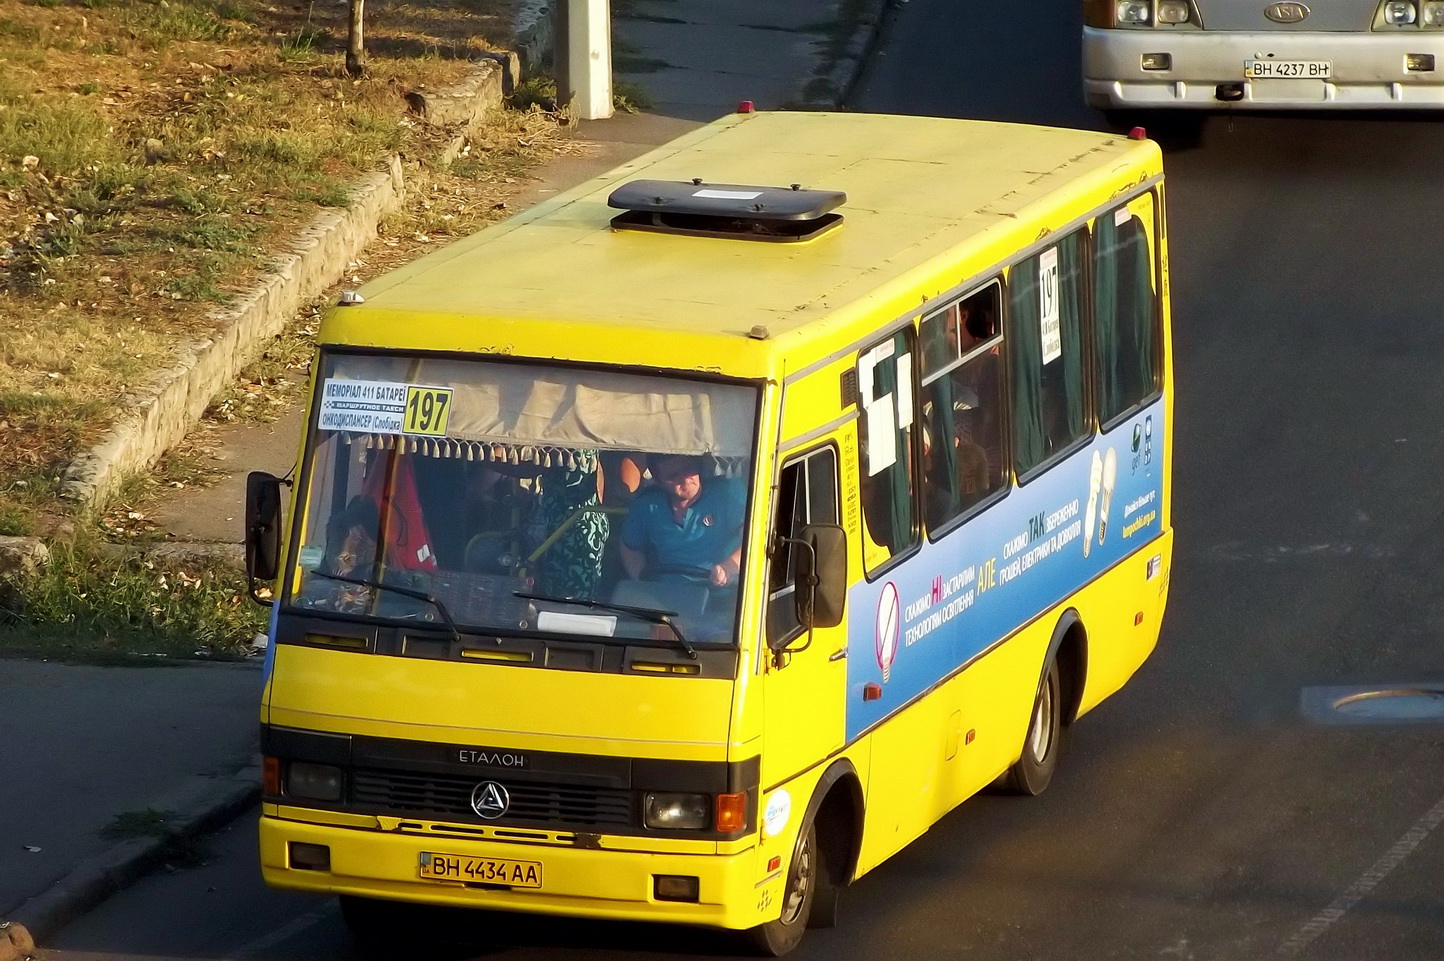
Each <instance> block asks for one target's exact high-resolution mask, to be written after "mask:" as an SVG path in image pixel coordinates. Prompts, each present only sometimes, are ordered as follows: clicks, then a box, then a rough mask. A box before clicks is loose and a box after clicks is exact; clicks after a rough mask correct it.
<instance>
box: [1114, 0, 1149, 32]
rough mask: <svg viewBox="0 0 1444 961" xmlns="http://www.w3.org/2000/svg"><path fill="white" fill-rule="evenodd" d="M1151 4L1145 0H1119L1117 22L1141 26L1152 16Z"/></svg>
mask: <svg viewBox="0 0 1444 961" xmlns="http://www.w3.org/2000/svg"><path fill="white" fill-rule="evenodd" d="M1151 6H1152V4H1151V3H1148V2H1147V0H1119V4H1118V13H1117V17H1118V22H1119V23H1127V24H1135V25H1137V26H1143V25H1145V24H1147V23H1149V22H1150V21H1151V20H1152V18H1153V11H1152V10H1151V9H1150V7H1151Z"/></svg>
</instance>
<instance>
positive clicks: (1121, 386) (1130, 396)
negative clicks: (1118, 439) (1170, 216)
mask: <svg viewBox="0 0 1444 961" xmlns="http://www.w3.org/2000/svg"><path fill="white" fill-rule="evenodd" d="M1152 216H1153V196H1152V195H1151V194H1144V195H1143V196H1142V197H1139V198H1138V199H1137V200H1135V201H1133V203H1132V204H1130V205H1129V206H1126V207H1120V208H1119V209H1117V210H1114V211H1110V212H1108V213H1106V214H1103V215H1102V216H1101V217H1099V218H1098V224H1097V227H1096V228H1095V233H1094V255H1093V283H1094V287H1093V318H1094V321H1093V330H1094V334H1093V336H1094V353H1095V356H1097V358H1098V419H1099V420H1100V421H1102V422H1103V423H1104V424H1108V423H1110V422H1112V421H1114V420H1116V419H1117V418H1118V417H1120V416H1121V415H1123V414H1125V413H1127V412H1128V411H1129V410H1131V409H1132V408H1134V407H1136V406H1138V405H1139V404H1141V403H1142V402H1143V401H1145V400H1147V399H1148V398H1149V397H1151V396H1152V395H1153V394H1155V393H1156V392H1157V391H1158V388H1159V386H1160V385H1159V372H1158V355H1159V350H1158V343H1159V336H1158V322H1159V315H1158V295H1157V292H1156V291H1155V290H1154V287H1153V253H1152V250H1151V248H1150V246H1149V243H1148V231H1147V229H1146V227H1145V226H1144V220H1143V218H1144V217H1147V218H1149V219H1150V220H1151V219H1152Z"/></svg>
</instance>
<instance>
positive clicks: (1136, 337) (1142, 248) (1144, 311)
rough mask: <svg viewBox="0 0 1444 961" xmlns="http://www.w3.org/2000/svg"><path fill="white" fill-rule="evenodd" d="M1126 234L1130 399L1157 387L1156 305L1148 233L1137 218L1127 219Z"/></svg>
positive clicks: (1146, 393) (1136, 399)
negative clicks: (1129, 281)
mask: <svg viewBox="0 0 1444 961" xmlns="http://www.w3.org/2000/svg"><path fill="white" fill-rule="evenodd" d="M1129 227H1130V230H1129V233H1131V234H1133V243H1131V244H1130V245H1129V252H1130V255H1131V256H1129V257H1128V258H1127V260H1126V261H1125V262H1126V264H1127V265H1128V269H1130V270H1131V271H1133V304H1132V306H1133V324H1132V327H1133V331H1132V333H1133V343H1134V353H1133V358H1132V359H1133V371H1132V372H1136V374H1137V377H1138V381H1137V385H1138V389H1137V390H1136V391H1135V393H1134V396H1133V397H1132V398H1131V399H1132V400H1134V401H1139V400H1142V399H1143V398H1144V397H1147V396H1148V395H1149V394H1152V393H1153V392H1154V391H1155V390H1157V389H1158V372H1157V366H1158V345H1157V344H1156V343H1155V340H1156V338H1157V336H1158V333H1157V328H1158V321H1157V318H1158V307H1157V303H1156V301H1157V294H1156V293H1155V292H1154V290H1153V256H1152V252H1151V251H1150V250H1149V249H1148V234H1147V233H1145V232H1144V230H1143V227H1142V226H1141V225H1140V224H1139V223H1138V222H1137V221H1136V220H1132V221H1129Z"/></svg>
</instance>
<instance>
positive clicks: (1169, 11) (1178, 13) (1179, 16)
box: [1158, 0, 1189, 23]
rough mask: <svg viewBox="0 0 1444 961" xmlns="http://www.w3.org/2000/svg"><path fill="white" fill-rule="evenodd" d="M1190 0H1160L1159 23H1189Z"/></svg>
mask: <svg viewBox="0 0 1444 961" xmlns="http://www.w3.org/2000/svg"><path fill="white" fill-rule="evenodd" d="M1188 15H1189V12H1188V0H1158V22H1159V23H1187V22H1188Z"/></svg>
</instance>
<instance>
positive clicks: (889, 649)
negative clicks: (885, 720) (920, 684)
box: [874, 581, 902, 684]
mask: <svg viewBox="0 0 1444 961" xmlns="http://www.w3.org/2000/svg"><path fill="white" fill-rule="evenodd" d="M874 631H875V632H876V635H875V640H876V641H877V666H878V667H880V668H882V682H883V683H884V684H886V683H887V680H888V677H889V676H890V675H891V674H892V662H893V659H894V658H895V657H897V642H898V638H899V637H901V635H902V605H901V604H900V603H898V596H897V587H895V586H894V585H893V583H892V581H888V582H887V583H886V584H884V585H883V586H882V596H881V597H879V598H878V599H877V626H876V627H875V628H874Z"/></svg>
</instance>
